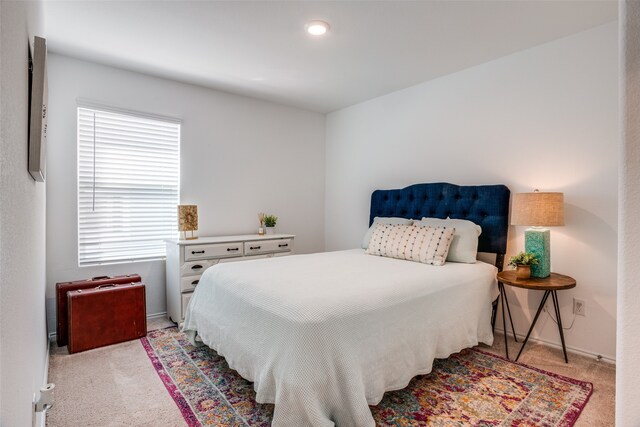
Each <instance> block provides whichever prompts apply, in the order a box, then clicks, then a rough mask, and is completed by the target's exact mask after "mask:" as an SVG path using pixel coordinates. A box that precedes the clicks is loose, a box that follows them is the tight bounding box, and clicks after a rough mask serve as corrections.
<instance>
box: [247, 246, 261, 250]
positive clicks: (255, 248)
mask: <svg viewBox="0 0 640 427" xmlns="http://www.w3.org/2000/svg"><path fill="white" fill-rule="evenodd" d="M261 247H262V246H251V247H250V248H249V249H251V250H252V251H255V250H258V249H260V248H261Z"/></svg>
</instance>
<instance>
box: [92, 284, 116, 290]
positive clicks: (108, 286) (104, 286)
mask: <svg viewBox="0 0 640 427" xmlns="http://www.w3.org/2000/svg"><path fill="white" fill-rule="evenodd" d="M115 287H116V285H114V284H113V283H111V284H109V285H100V286H98V287H97V288H96V289H103V288H115Z"/></svg>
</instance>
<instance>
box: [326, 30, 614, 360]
mask: <svg viewBox="0 0 640 427" xmlns="http://www.w3.org/2000/svg"><path fill="white" fill-rule="evenodd" d="M617 63H618V56H617V24H616V23H610V24H606V25H603V26H600V27H597V28H595V29H592V30H589V31H586V32H583V33H580V34H576V35H573V36H570V37H567V38H564V39H561V40H557V41H554V42H551V43H548V44H544V45H541V46H538V47H535V48H532V49H529V50H526V51H522V52H519V53H516V54H513V55H510V56H507V57H504V58H500V59H497V60H495V61H492V62H489V63H486V64H483V65H479V66H476V67H473V68H469V69H467V70H464V71H461V72H458V73H455V74H451V75H448V76H445V77H442V78H439V79H436V80H432V81H429V82H426V83H423V84H420V85H417V86H414V87H411V88H408V89H405V90H402V91H398V92H395V93H392V94H389V95H386V96H383V97H380V98H376V99H373V100H371V101H367V102H364V103H361V104H358V105H355V106H352V107H349V108H346V109H343V110H340V111H337V112H334V113H331V114H329V115H328V116H327V130H326V132H327V134H326V215H325V218H326V224H327V227H326V232H325V239H326V241H325V243H326V247H327V250H333V249H343V248H351V247H356V246H358V245H359V244H360V241H361V239H362V236H363V234H364V232H365V230H366V229H367V225H368V224H367V223H368V214H369V202H370V196H371V192H372V191H373V190H375V189H377V188H400V187H404V186H407V185H410V184H413V183H420V182H437V181H448V182H451V183H457V184H496V183H503V184H506V185H507V186H508V187H509V188H510V189H511V191H512V192H525V191H532V190H533V189H534V188H539V189H541V190H548V191H562V192H564V193H565V200H566V224H567V225H566V226H565V227H557V228H554V229H553V230H552V238H551V240H552V269H553V270H554V271H557V272H561V273H565V274H568V275H571V276H573V277H575V278H576V279H577V281H578V286H577V288H575V289H573V290H569V291H563V292H560V293H559V298H560V304H561V310H562V314H563V320H564V322H565V324H566V325H567V326H568V325H570V324H571V322H572V319H573V314H572V297H574V296H575V297H579V298H583V299H585V300H586V304H587V316H586V317H578V318H577V319H576V320H575V324H574V326H573V328H572V329H571V330H569V331H567V332H566V338H567V343H568V346H570V347H573V348H576V349H581V350H585V351H588V352H592V353H595V354H601V355H603V356H605V357H609V358H613V357H615V341H616V339H615V333H616V238H617V235H616V229H617V218H616V216H617V139H618V87H617V82H618V74H617V73H618V65H617ZM523 231H524V228H523V227H517V228H515V227H512V229H511V230H510V241H509V249H508V252H509V254H510V255H512V254H513V253H515V252H516V251H519V250H522V248H523V247H524V241H523V234H524V233H523ZM509 296H510V301H512V303H513V304H512V307H511V308H512V312H513V314H514V315H515V317H516V322H515V324H516V330H517V332H518V333H520V334H524V333H526V330H527V327H528V325H529V322H530V320H531V318H532V317H533V315H534V314H535V309H536V308H537V305H538V304H539V301H540V298H541V297H542V295H541V294H539V293H535V292H527V291H524V290H518V291H516V292H515V294H514V292H513V291H511V290H509ZM516 297H517V300H516ZM523 308H524V309H523ZM536 329H537V331H534V334H535V336H538V337H540V338H542V339H545V340H548V341H550V342H554V343H559V342H560V340H559V337H558V332H557V329H556V326H555V324H554V323H553V322H552V321H551V320H550V319H549V318H548V317H547V316H546V315H545V316H544V317H543V318H541V319H540V320H539V324H538V327H537V328H536Z"/></svg>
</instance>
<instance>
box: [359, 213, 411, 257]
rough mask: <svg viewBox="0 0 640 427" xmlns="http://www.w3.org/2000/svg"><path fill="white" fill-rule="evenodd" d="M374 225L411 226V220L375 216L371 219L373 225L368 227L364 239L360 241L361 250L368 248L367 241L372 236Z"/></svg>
mask: <svg viewBox="0 0 640 427" xmlns="http://www.w3.org/2000/svg"><path fill="white" fill-rule="evenodd" d="M376 224H403V225H411V224H413V220H412V219H406V218H395V217H384V216H377V217H375V218H373V224H371V227H369V229H368V230H367V232H366V233H365V235H364V239H362V249H367V248H368V247H369V241H370V240H371V234H373V228H374V227H375V226H376Z"/></svg>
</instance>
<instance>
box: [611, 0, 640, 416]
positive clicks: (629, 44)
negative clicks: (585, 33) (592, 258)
mask: <svg viewBox="0 0 640 427" xmlns="http://www.w3.org/2000/svg"><path fill="white" fill-rule="evenodd" d="M619 13H620V53H621V58H620V75H621V79H620V95H621V96H620V101H621V102H620V106H621V112H620V113H621V114H620V115H621V126H620V130H621V142H622V144H621V149H620V157H619V160H620V181H619V184H620V205H619V206H620V215H619V219H620V239H619V242H618V248H619V260H618V273H619V278H618V279H619V280H618V359H617V371H616V425H617V426H620V427H626V426H637V425H638V420H640V405H638V402H640V388H639V387H638V384H637V377H638V371H640V358H639V357H638V355H639V354H640V311H638V301H640V286H639V282H640V280H639V278H640V263H638V258H639V257H640V216H639V215H638V211H640V187H638V182H640V3H639V2H637V1H635V0H629V1H621V2H620V8H619Z"/></svg>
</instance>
